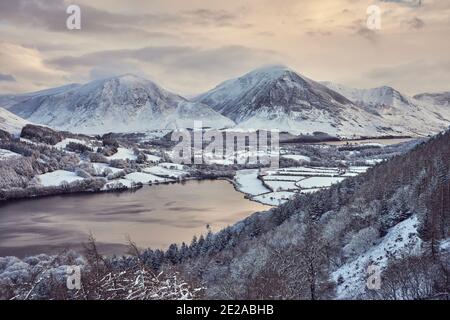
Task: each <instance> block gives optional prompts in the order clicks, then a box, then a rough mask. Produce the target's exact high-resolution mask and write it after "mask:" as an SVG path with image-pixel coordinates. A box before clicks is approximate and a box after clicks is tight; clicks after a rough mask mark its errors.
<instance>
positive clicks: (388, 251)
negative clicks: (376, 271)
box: [332, 216, 421, 299]
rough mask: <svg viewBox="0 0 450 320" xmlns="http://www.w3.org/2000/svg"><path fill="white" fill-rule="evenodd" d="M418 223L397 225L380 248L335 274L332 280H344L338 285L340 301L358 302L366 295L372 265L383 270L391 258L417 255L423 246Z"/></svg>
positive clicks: (413, 220) (360, 257)
mask: <svg viewBox="0 0 450 320" xmlns="http://www.w3.org/2000/svg"><path fill="white" fill-rule="evenodd" d="M418 224H419V223H418V219H417V216H412V217H410V218H408V219H406V220H404V221H402V222H400V223H398V224H397V225H396V226H394V227H392V228H391V229H390V230H389V232H388V233H387V234H386V235H385V236H384V237H383V238H382V239H381V240H380V242H379V243H378V244H377V245H375V246H373V247H372V248H370V249H369V250H367V251H366V252H365V253H363V254H361V255H360V256H358V257H357V258H356V259H354V260H352V261H349V262H347V263H346V264H344V265H343V266H341V267H340V268H339V269H337V270H336V271H334V272H333V274H332V279H333V280H334V281H338V279H339V278H341V280H343V282H342V283H341V284H339V285H338V286H337V298H338V299H356V298H358V297H359V296H361V295H362V294H363V293H364V291H365V288H366V287H365V286H366V278H367V276H368V275H367V267H368V266H369V265H377V266H379V267H380V268H381V269H384V268H386V266H387V263H388V257H400V256H401V255H402V254H403V253H416V252H417V253H418V252H419V250H420V245H421V240H420V238H419V236H418V232H417V226H418Z"/></svg>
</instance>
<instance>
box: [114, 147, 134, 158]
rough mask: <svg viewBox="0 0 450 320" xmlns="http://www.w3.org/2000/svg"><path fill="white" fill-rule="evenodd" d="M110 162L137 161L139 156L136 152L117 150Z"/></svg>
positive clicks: (124, 149) (125, 149)
mask: <svg viewBox="0 0 450 320" xmlns="http://www.w3.org/2000/svg"><path fill="white" fill-rule="evenodd" d="M107 159H108V160H136V159H137V156H136V155H135V154H134V151H133V150H131V149H127V148H117V152H116V153H115V154H113V155H112V156H110V157H107Z"/></svg>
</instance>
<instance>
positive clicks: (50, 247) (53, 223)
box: [0, 180, 270, 257]
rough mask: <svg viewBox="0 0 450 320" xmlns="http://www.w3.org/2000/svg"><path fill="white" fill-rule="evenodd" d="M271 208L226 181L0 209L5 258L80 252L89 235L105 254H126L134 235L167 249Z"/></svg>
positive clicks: (55, 199) (26, 202)
mask: <svg viewBox="0 0 450 320" xmlns="http://www.w3.org/2000/svg"><path fill="white" fill-rule="evenodd" d="M268 209H270V207H269V206H266V205H262V204H260V203H256V202H253V201H250V200H248V199H245V198H244V195H243V194H242V193H240V192H237V191H236V190H235V189H234V187H233V185H232V184H231V183H230V182H228V181H225V180H206V181H192V180H191V181H187V182H184V183H177V184H168V185H156V186H151V187H150V186H147V187H144V188H142V189H140V190H137V191H134V192H122V193H95V194H94V193H93V194H71V195H63V196H52V197H45V198H38V199H26V200H17V201H13V202H7V203H4V204H1V205H0V256H5V255H14V256H19V257H23V256H26V255H32V254H37V253H52V254H53V253H58V252H60V251H61V250H63V249H64V248H71V249H80V248H82V246H81V244H82V243H83V242H86V240H87V239H88V236H89V233H92V234H93V235H94V237H95V239H96V241H97V242H98V245H99V248H100V252H101V253H103V254H123V253H126V252H127V246H126V243H127V237H128V236H129V237H130V238H131V240H132V241H133V242H135V243H136V244H137V245H138V246H139V247H141V248H147V247H151V248H161V249H164V248H167V246H168V245H170V244H171V243H181V242H183V241H185V242H187V243H189V242H190V241H191V240H192V237H193V236H194V235H197V236H199V235H200V234H205V233H206V225H208V224H209V225H210V226H211V229H212V230H213V231H218V230H220V229H222V228H224V227H226V226H228V225H232V224H233V223H235V222H237V221H239V220H241V219H243V218H245V217H247V216H249V215H250V214H251V213H253V212H257V211H264V210H268Z"/></svg>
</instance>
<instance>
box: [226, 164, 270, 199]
mask: <svg viewBox="0 0 450 320" xmlns="http://www.w3.org/2000/svg"><path fill="white" fill-rule="evenodd" d="M258 172H259V170H258V169H245V170H239V171H237V172H236V176H235V177H234V181H235V183H236V188H237V189H238V190H239V191H240V192H243V193H246V194H249V195H253V196H255V195H259V194H262V193H267V192H270V190H269V189H267V188H266V187H265V186H264V185H263V183H262V181H261V180H259V179H258Z"/></svg>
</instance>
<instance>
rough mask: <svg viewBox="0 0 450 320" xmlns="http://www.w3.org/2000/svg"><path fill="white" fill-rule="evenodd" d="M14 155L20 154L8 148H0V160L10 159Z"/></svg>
mask: <svg viewBox="0 0 450 320" xmlns="http://www.w3.org/2000/svg"><path fill="white" fill-rule="evenodd" d="M14 157H21V155H20V154H18V153H15V152H12V151H9V150H5V149H0V160H5V159H10V158H14Z"/></svg>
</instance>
